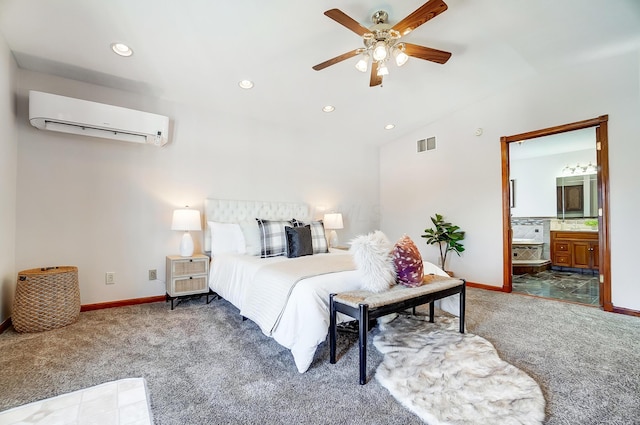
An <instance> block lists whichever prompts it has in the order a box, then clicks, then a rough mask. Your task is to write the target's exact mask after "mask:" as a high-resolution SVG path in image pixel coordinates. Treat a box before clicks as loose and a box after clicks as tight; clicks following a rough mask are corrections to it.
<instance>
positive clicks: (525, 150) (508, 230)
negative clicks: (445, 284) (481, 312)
mask: <svg viewBox="0 0 640 425" xmlns="http://www.w3.org/2000/svg"><path fill="white" fill-rule="evenodd" d="M607 121H608V117H607V116H602V117H598V118H595V119H592V120H586V121H581V122H577V123H572V124H566V125H562V126H557V127H551V128H547V129H542V130H536V131H532V132H528V133H523V134H518V135H514V136H505V137H502V138H501V150H502V180H503V181H502V184H503V247H504V285H503V289H504V290H505V291H507V292H511V291H513V292H521V293H527V294H531V295H536V296H542V297H546V298H555V299H562V300H565V301H570V302H578V303H582V304H587V305H594V306H602V307H603V308H604V309H605V310H607V311H610V310H612V308H613V306H612V305H611V286H610V255H609V237H608V234H609V232H608V229H609V223H608V188H609V169H608V143H607Z"/></svg>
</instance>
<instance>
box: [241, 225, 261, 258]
mask: <svg viewBox="0 0 640 425" xmlns="http://www.w3.org/2000/svg"><path fill="white" fill-rule="evenodd" d="M240 229H241V230H242V235H243V236H244V243H245V250H246V253H247V254H249V255H260V247H261V243H260V229H259V228H258V223H257V222H256V220H255V219H251V220H245V221H241V222H240Z"/></svg>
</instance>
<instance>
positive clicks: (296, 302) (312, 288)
mask: <svg viewBox="0 0 640 425" xmlns="http://www.w3.org/2000/svg"><path fill="white" fill-rule="evenodd" d="M315 255H323V256H324V255H350V254H349V253H348V252H346V251H340V250H332V251H331V252H330V253H328V254H315ZM283 261H291V259H289V258H286V257H283V256H280V257H272V258H259V257H256V256H250V255H240V254H225V255H220V256H218V257H215V258H214V259H213V260H212V261H211V267H210V279H209V286H210V287H211V289H212V290H213V291H214V292H216V293H218V294H219V295H220V296H221V297H222V298H224V299H226V300H227V301H229V302H231V303H232V304H233V305H235V306H236V307H237V308H238V309H239V310H240V313H241V314H242V312H243V310H244V309H245V308H246V304H247V293H248V291H250V290H251V284H252V283H253V282H255V281H256V275H257V273H258V272H259V271H260V269H261V267H262V266H264V265H265V264H273V263H277V262H283ZM359 281H360V275H359V272H358V271H357V270H349V271H342V272H337V273H328V274H322V275H319V276H314V277H310V278H305V279H303V280H301V281H300V282H298V283H297V284H296V285H295V286H294V287H293V290H292V291H291V294H290V296H289V300H288V302H287V304H286V305H285V306H284V310H283V311H282V316H281V317H280V320H279V322H278V324H277V326H276V327H275V329H273V331H272V332H271V335H269V333H268V332H265V331H264V329H270V327H269V325H268V324H265V323H257V324H258V325H259V326H260V327H261V329H263V332H264V333H265V334H266V335H268V336H272V337H273V338H274V339H275V340H276V341H277V342H278V343H279V344H281V345H282V346H284V347H286V348H288V349H289V350H291V353H292V354H293V358H294V361H295V363H296V367H297V368H298V371H299V372H300V373H303V372H305V371H306V370H307V369H308V368H309V366H310V365H311V362H312V361H313V355H314V353H315V351H316V347H317V346H318V344H320V343H322V342H324V341H325V339H326V337H327V332H328V329H329V294H330V293H337V292H345V291H352V290H357V289H359V288H360V283H359ZM339 320H350V319H349V318H346V317H343V316H341V317H339Z"/></svg>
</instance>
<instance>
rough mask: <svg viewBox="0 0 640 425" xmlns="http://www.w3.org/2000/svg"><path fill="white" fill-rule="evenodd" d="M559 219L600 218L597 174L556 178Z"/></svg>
mask: <svg viewBox="0 0 640 425" xmlns="http://www.w3.org/2000/svg"><path fill="white" fill-rule="evenodd" d="M556 194H557V197H556V204H557V209H558V218H560V219H563V220H564V219H565V218H586V217H597V216H598V182H597V176H596V174H584V175H578V176H564V177H558V178H556Z"/></svg>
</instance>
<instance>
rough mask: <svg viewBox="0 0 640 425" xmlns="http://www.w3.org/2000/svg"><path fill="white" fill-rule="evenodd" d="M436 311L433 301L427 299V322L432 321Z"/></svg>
mask: <svg viewBox="0 0 640 425" xmlns="http://www.w3.org/2000/svg"><path fill="white" fill-rule="evenodd" d="M435 312H436V305H435V301H429V322H431V323H433V320H434V316H435Z"/></svg>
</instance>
